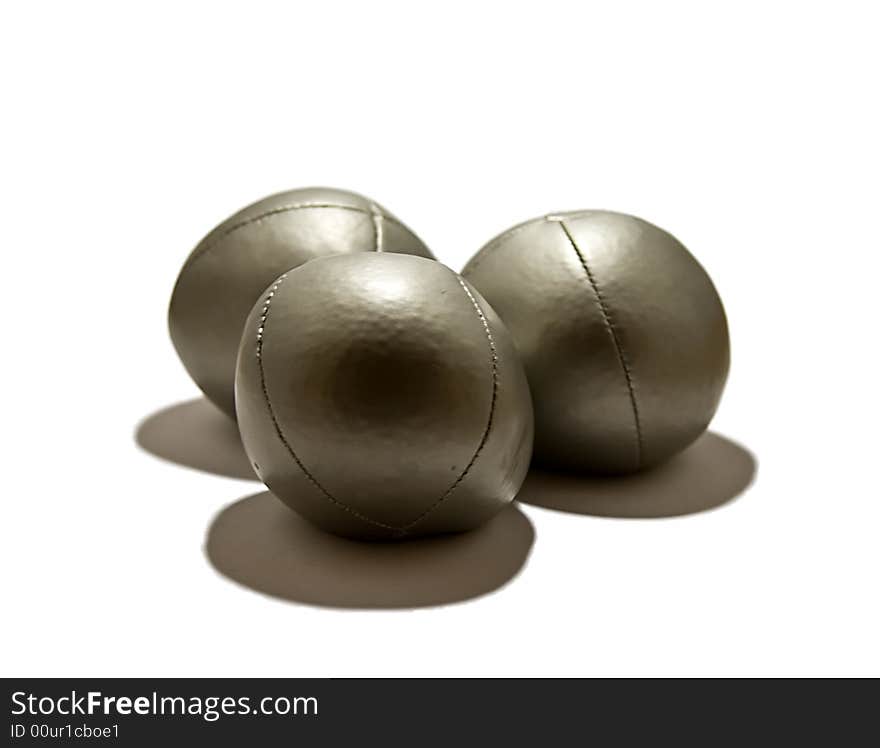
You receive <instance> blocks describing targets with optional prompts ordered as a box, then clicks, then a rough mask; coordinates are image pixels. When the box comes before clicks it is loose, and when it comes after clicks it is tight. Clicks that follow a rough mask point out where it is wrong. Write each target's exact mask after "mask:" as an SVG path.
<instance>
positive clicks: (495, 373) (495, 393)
mask: <svg viewBox="0 0 880 748" xmlns="http://www.w3.org/2000/svg"><path fill="white" fill-rule="evenodd" d="M455 279H456V280H457V281H458V283H459V285H460V286H461V287H462V288H463V289H464V292H465V293H466V294H467V296H468V298H469V299H470V300H471V304H473V307H474V309H475V310H476V312H477V316H478V317H479V318H480V322H482V323H483V330H484V331H485V332H486V339H487V341H488V342H489V352H490V355H491V363H492V399H491V401H490V403H489V418H488V419H487V421H486V428H485V429H484V431H483V436H482V437H481V439H480V443H479V444H478V445H477V449H476V451H475V452H474V455H473V457H471V460H470V462H469V463H468V464H467V465H466V466H465V469H464V470H463V471H462V473H461V475H459V476H458V478H456V479H455V482H453V484H452V485H451V486H450V487H449V488H447V489H446V491H445V493H444V494H443V495H442V496H441V497H440V498H439V499H437V501H435V502H434V503H433V504H432V505H431V506H429V507H428V508H427V509H426V510H425V511H423V512H422V513H421V514H420V515H419V516H418V517H416V518H415V519H414V520H413V521H412V522H409V523H407V524H406V525H404V526H403V527H402V528H401V529H402V530H403V531H404V532H405V531H407V530H411V529H412V528H413V527H415V526H416V525H417V524H418V523H419V522H421V521H422V520H423V519H425V518H426V517H427V516H428V515H429V514H430V513H431V512H433V511H434V510H435V509H437V507H439V506H440V505H441V504H442V503H443V502H444V501H446V500H447V499H448V498H449V497H450V496H451V495H452V494H453V493H454V492H455V489H456V488H458V487H459V485H461V482H462V481H463V480H464V479H465V478H466V477H467V474H468V473H469V472H470V470H471V468H472V467H473V466H474V463H475V462H476V461H477V458H478V457H479V456H480V454H481V453H482V451H483V447H485V446H486V442H487V441H488V440H489V432H490V431H491V430H492V424H493V423H494V420H495V404H496V402H497V401H498V351H497V349H496V348H495V339H494V338H493V337H492V330H491V329H489V322H488V320H487V319H486V315H485V314H483V310H482V309H481V308H480V305H479V304H478V303H477V300H476V299H475V298H474V295H473V294H472V293H471V292H470V289H469V288H468V287H467V285H466V284H465V282H464V280H462V278H461V277H460V276H459V275H456V276H455Z"/></svg>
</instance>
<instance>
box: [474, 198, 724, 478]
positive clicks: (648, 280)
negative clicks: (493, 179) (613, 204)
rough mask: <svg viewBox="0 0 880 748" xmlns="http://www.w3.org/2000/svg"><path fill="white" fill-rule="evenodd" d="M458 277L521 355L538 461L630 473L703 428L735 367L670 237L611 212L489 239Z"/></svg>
mask: <svg viewBox="0 0 880 748" xmlns="http://www.w3.org/2000/svg"><path fill="white" fill-rule="evenodd" d="M462 275H463V276H464V277H465V278H466V279H467V280H468V281H470V282H471V283H473V285H474V286H475V287H476V288H477V289H479V291H480V293H481V294H483V296H484V297H485V298H486V299H487V300H488V302H489V303H490V304H491V305H492V307H493V308H494V309H495V310H496V311H497V312H498V314H499V316H500V317H501V318H502V319H503V320H504V323H505V324H506V325H507V327H508V329H509V330H510V333H511V335H512V336H513V339H514V341H515V343H516V346H517V348H518V350H519V353H520V355H521V357H522V359H523V363H524V365H525V368H526V373H527V375H528V379H529V385H530V388H531V392H532V399H533V402H534V408H535V457H536V460H538V461H540V462H541V463H543V464H545V465H548V466H551V467H557V468H563V469H571V470H579V471H592V472H599V473H628V472H633V471H636V470H639V469H642V468H646V467H649V466H651V465H654V464H656V463H659V462H661V461H662V460H665V459H666V458H668V457H670V456H671V455H673V454H675V453H676V452H678V451H679V450H681V449H683V448H684V447H686V446H687V445H688V444H690V443H691V442H692V441H694V439H696V438H697V437H698V436H699V435H700V434H701V433H702V432H703V431H704V430H705V429H706V427H707V426H708V424H709V421H710V420H711V419H712V416H713V415H714V413H715V409H716V407H717V405H718V401H719V398H720V397H721V392H722V390H723V388H724V383H725V380H726V378H727V371H728V366H729V357H730V349H729V342H728V331H727V321H726V318H725V314H724V308H723V307H722V305H721V300H720V299H719V297H718V294H717V292H716V290H715V287H714V286H713V284H712V281H711V280H710V278H709V276H708V275H707V274H706V272H705V271H704V270H703V268H702V267H701V266H700V264H699V263H698V262H697V261H696V260H695V259H694V257H693V256H692V255H691V254H690V252H688V250H687V249H685V247H684V246H683V245H682V244H681V243H680V242H679V241H678V240H676V239H675V237H673V236H671V235H670V234H668V233H666V232H665V231H663V230H662V229H659V228H657V227H656V226H654V225H652V224H650V223H647V222H646V221H643V220H641V219H639V218H635V217H633V216H628V215H623V214H620V213H610V212H605V211H578V212H572V213H560V214H556V215H548V216H544V217H541V218H537V219H535V220H532V221H528V222H527V223H523V224H521V225H519V226H515V227H514V228H512V229H510V230H509V231H506V232H505V233H503V234H501V235H500V236H498V237H496V238H495V239H493V240H492V241H491V242H489V244H487V245H486V246H485V247H484V248H483V249H481V250H480V251H479V252H478V253H477V254H476V255H475V256H474V257H473V258H472V259H471V261H470V262H469V263H468V264H467V266H466V267H465V268H464V270H463V271H462Z"/></svg>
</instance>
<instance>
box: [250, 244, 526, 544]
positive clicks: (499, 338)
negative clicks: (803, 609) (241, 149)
mask: <svg viewBox="0 0 880 748" xmlns="http://www.w3.org/2000/svg"><path fill="white" fill-rule="evenodd" d="M235 386H236V406H237V409H238V423H239V428H240V430H241V435H242V440H243V441H244V445H245V449H246V451H247V453H248V456H249V457H250V459H251V461H252V463H253V465H254V469H255V470H256V471H257V474H258V475H259V476H260V477H261V478H262V480H263V481H264V482H265V483H266V485H267V486H268V487H269V489H270V490H271V491H272V492H273V493H274V494H275V495H276V496H277V497H278V498H280V499H281V500H282V501H284V502H285V503H286V504H288V505H289V506H290V507H291V508H293V509H295V510H296V511H297V512H298V513H299V514H301V515H303V516H304V517H306V518H307V519H309V520H311V521H312V522H313V523H315V524H316V525H318V526H319V527H321V528H323V529H324V530H327V531H330V532H333V533H336V534H338V535H344V536H347V537H352V538H361V539H371V540H380V539H394V538H402V537H413V536H419V535H432V534H438V533H445V532H457V531H462V530H468V529H471V528H473V527H476V526H477V525H479V524H481V523H483V522H484V521H486V520H487V519H489V518H490V517H492V516H493V515H494V514H496V513H497V512H498V511H500V510H501V509H503V508H504V507H505V506H506V505H507V504H508V503H509V502H510V501H512V500H513V498H514V496H515V495H516V492H517V491H518V490H519V487H520V485H521V484H522V481H523V479H524V478H525V475H526V472H527V470H528V465H529V460H530V458H531V452H532V434H533V422H532V404H531V400H530V398H529V389H528V382H527V381H526V377H525V372H524V371H523V368H522V364H521V363H520V361H519V358H518V357H517V355H516V351H515V348H514V345H513V342H512V340H511V339H510V336H509V334H508V332H507V330H506V329H505V327H504V325H503V324H502V322H501V321H500V320H499V319H498V317H497V315H496V314H495V312H494V311H492V309H491V307H490V306H489V305H488V304H487V303H486V302H485V300H484V299H483V298H482V297H481V296H480V295H479V293H477V291H475V290H474V289H473V287H472V286H470V284H468V283H467V282H466V281H464V280H463V279H462V278H461V277H460V276H459V275H457V274H456V273H454V272H453V271H452V270H450V269H449V268H447V267H445V266H444V265H441V264H440V263H438V262H434V261H431V260H426V259H422V258H420V257H411V256H407V255H394V254H384V253H381V254H377V253H372V252H371V253H359V254H348V255H339V256H335V257H326V258H322V259H317V260H312V261H311V262H308V263H306V264H304V265H301V266H300V267H298V268H296V269H295V270H292V271H290V272H287V273H285V274H284V275H282V276H281V277H279V278H278V280H277V281H275V283H274V284H272V285H271V286H270V287H269V288H268V290H267V291H266V292H265V293H264V294H263V296H262V297H261V298H260V300H259V301H258V302H257V305H256V306H255V307H254V309H253V311H252V312H251V315H250V317H249V318H248V321H247V324H246V326H245V330H244V334H243V336H242V340H241V348H240V351H239V357H238V372H237V376H236V384H235Z"/></svg>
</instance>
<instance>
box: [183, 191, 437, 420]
mask: <svg viewBox="0 0 880 748" xmlns="http://www.w3.org/2000/svg"><path fill="white" fill-rule="evenodd" d="M373 251H375V252H403V253H409V254H415V255H419V256H422V257H432V255H431V252H430V251H429V250H428V248H427V247H426V246H425V245H424V244H423V243H422V241H421V240H420V239H419V238H418V237H417V236H416V235H415V234H414V233H413V232H412V231H410V229H408V228H407V227H406V226H404V225H403V224H402V223H401V222H400V221H399V220H398V219H397V218H395V217H394V216H393V215H392V214H391V213H389V212H388V211H387V210H386V209H385V208H383V207H381V206H380V205H378V204H377V203H375V202H373V201H372V200H370V199H368V198H366V197H363V196H361V195H357V194H355V193H353V192H347V191H344V190H337V189H330V188H325V187H316V188H307V189H299V190H291V191H289V192H282V193H279V194H277V195H272V196H270V197H267V198H265V199H263V200H260V201H258V202H256V203H254V204H252V205H249V206H248V207H246V208H244V209H243V210H241V211H239V212H238V213H236V214H235V215H233V216H231V217H230V218H228V219H227V220H225V221H223V223H221V224H220V225H219V226H217V227H216V228H215V229H214V230H213V231H211V232H210V233H209V234H208V235H207V236H206V237H205V238H204V239H202V241H201V242H199V244H198V246H196V248H195V249H194V250H193V251H192V253H191V254H190V256H189V258H188V259H187V260H186V263H185V264H184V266H183V269H182V270H181V271H180V275H179V277H178V279H177V283H176V285H175V287H174V292H173V294H172V297H171V305H170V308H169V312H168V323H169V329H170V332H171V339H172V341H173V342H174V347H175V348H176V349H177V353H178V355H179V356H180V359H181V361H182V362H183V365H184V366H185V367H186V370H187V371H188V372H189V374H190V376H191V377H192V378H193V380H194V381H195V382H196V384H197V385H198V386H199V387H200V388H201V390H202V391H203V392H204V393H205V395H206V396H207V397H208V399H209V400H211V401H212V402H214V403H215V404H216V405H217V406H218V407H220V408H221V409H222V410H223V411H224V412H226V413H227V414H228V415H229V416H231V417H233V418H234V417H235V404H234V395H233V392H234V378H235V357H236V354H237V352H238V344H239V342H240V338H241V330H242V327H243V325H244V321H245V319H246V317H247V315H248V313H249V312H250V310H251V308H252V307H253V305H254V302H255V301H256V299H257V298H258V297H259V295H260V294H261V293H262V292H263V291H264V290H265V288H266V286H268V285H269V284H270V283H271V282H272V281H273V280H274V279H275V278H277V277H278V276H279V275H280V274H281V273H283V272H284V271H285V270H289V269H290V268H292V267H296V266H297V265H301V264H302V263H304V262H306V261H308V260H310V259H313V258H315V257H322V256H325V255H331V254H343V253H349V252H373Z"/></svg>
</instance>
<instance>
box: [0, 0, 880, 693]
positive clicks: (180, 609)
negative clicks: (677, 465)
mask: <svg viewBox="0 0 880 748" xmlns="http://www.w3.org/2000/svg"><path fill="white" fill-rule="evenodd" d="M872 10H873V8H872V4H870V3H863V4H855V3H853V4H850V3H846V2H834V3H826V4H818V3H791V4H787V3H772V2H761V3H754V4H751V3H735V4H734V3H731V4H727V5H726V7H724V6H722V5H721V4H715V3H685V4H682V3H662V4H661V3H656V4H653V3H650V4H649V3H645V4H633V3H625V2H616V3H569V4H566V3H553V2H547V1H546V0H544V1H542V2H540V3H532V4H521V3H513V2H506V3H499V4H488V3H486V4H481V3H477V2H468V3H464V4H456V3H442V4H440V3H438V4H436V5H435V6H433V7H428V6H427V5H425V4H421V3H381V2H370V3H314V2H310V3H305V2H303V3H284V4H282V3H278V4H277V5H276V4H262V3H254V2H248V3H244V2H242V3H239V4H237V5H230V6H227V5H224V4H222V3H206V4H203V5H197V4H184V3H172V4H169V5H167V6H164V7H163V6H162V5H161V4H156V3H151V4H143V5H142V6H141V10H140V11H136V10H135V9H134V8H133V6H132V5H131V4H122V3H107V4H101V5H99V4H94V3H57V4H45V3H28V4H24V3H22V4H18V5H17V7H12V6H11V5H5V6H4V10H3V12H2V19H0V71H2V72H0V75H2V77H3V83H2V86H3V90H2V93H3V95H2V108H3V114H2V119H0V128H2V142H0V148H2V164H0V172H2V174H0V179H2V195H0V197H2V206H3V242H2V258H3V271H2V284H3V293H2V305H3V307H2V313H3V320H4V325H3V329H4V330H5V346H4V353H3V392H4V395H5V398H4V403H3V409H2V413H3V424H4V425H3V434H4V442H5V444H4V453H5V460H4V473H5V481H4V487H3V495H2V507H3V518H2V532H3V542H2V544H0V548H2V574H3V580H4V581H3V607H4V613H3V616H2V619H0V629H2V631H0V642H2V644H0V646H2V650H0V661H2V671H3V674H4V675H256V676H268V675H277V676H281V675H314V676H340V675H771V674H772V675H804V674H810V675H832V674H833V675H856V674H862V675H880V651H878V635H877V632H878V630H880V608H878V595H877V569H878V568H880V564H878V551H877V540H878V521H880V501H878V499H880V496H878V491H877V466H876V451H877V443H878V439H877V425H876V422H877V417H878V412H877V410H878V409H877V404H878V403H877V395H876V392H877V387H878V384H877V383H878V381H880V377H878V366H877V354H876V350H877V333H876V330H875V328H876V322H877V280H876V277H877V271H878V267H880V263H878V259H877V258H878V250H880V247H878V228H877V226H878V221H877V218H878V197H880V190H878V173H880V158H878V133H880V116H878V108H877V107H878V104H877V102H878V96H877V72H878V69H880V53H878V46H877V38H876V33H877V18H875V17H874V16H873V13H872ZM313 184H322V185H331V186H339V187H346V188H349V189H354V190H357V191H360V192H363V193H366V194H367V195H370V196H371V197H373V198H375V199H377V200H379V201H380V202H382V203H384V204H385V205H386V206H388V207H389V208H390V209H391V210H392V211H393V212H394V213H396V214H397V215H398V216H400V217H401V218H402V219H403V220H404V221H406V222H407V223H408V224H409V225H410V226H412V227H413V228H415V230H416V231H418V232H419V234H420V235H421V236H422V237H423V238H424V239H425V240H426V242H427V243H428V244H429V245H430V246H431V247H432V248H433V249H434V251H435V253H436V254H437V255H438V256H439V257H440V258H441V259H442V260H443V261H445V262H446V263H447V264H449V265H451V266H452V267H454V268H460V267H461V266H462V264H463V263H464V262H465V260H466V259H467V258H468V257H469V256H470V255H471V254H472V253H473V252H474V251H475V250H476V249H477V248H478V247H479V246H481V245H482V244H483V243H484V242H485V241H486V240H488V239H489V238H491V237H492V236H493V235H495V234H496V233H498V232H499V231H501V230H503V229H504V228H506V227H508V226H509V225H511V224H513V223H515V222H518V221H521V220H524V219H526V218H529V217H532V216H535V215H539V214H541V213H544V212H548V211H557V210H565V209H573V208H587V207H597V208H610V209H616V210H621V211H625V212H630V213H634V214H637V215H640V216H642V217H644V218H647V219H648V220H651V221H653V222H655V223H658V224H660V225H662V226H663V227H665V228H667V229H669V230H670V231H672V232H673V233H675V234H676V235H677V236H678V237H679V238H680V239H682V241H684V243H685V244H687V245H688V246H689V247H690V248H691V249H692V251H693V252H694V253H695V254H696V255H697V256H698V257H699V258H700V260H701V261H702V263H703V264H704V265H705V267H706V268H707V269H708V270H709V272H710V273H711V275H712V276H713V278H714V280H715V282H716V285H717V286H718V289H719V291H720V293H721V295H722V297H723V299H724V301H725V304H726V307H727V312H728V316H729V319H730V323H731V334H732V346H733V367H732V371H731V376H730V379H729V382H728V388H727V391H726V394H725V397H724V400H723V402H722V405H721V408H720V410H719V412H718V415H717V418H716V420H715V422H714V424H713V429H714V430H716V431H718V432H720V433H722V434H724V435H726V436H728V437H730V438H732V439H734V440H736V441H738V442H740V443H742V444H743V445H744V446H746V447H747V448H748V449H749V450H750V451H751V452H752V453H753V454H754V455H755V457H756V460H757V462H758V472H757V476H756V480H755V483H754V485H753V486H752V488H751V489H750V490H749V491H747V492H746V493H745V494H744V495H743V496H741V497H740V498H739V499H738V500H737V501H735V502H733V503H731V504H729V505H727V506H725V507H723V508H720V509H718V510H716V511H711V512H707V513H704V514H698V515H692V516H688V517H682V518H680V519H666V520H642V521H633V520H614V519H597V518H590V517H582V516H574V515H570V514H563V513H559V512H552V511H549V510H541V509H536V508H532V507H524V508H523V511H524V512H525V513H526V514H527V515H528V516H529V517H530V519H531V520H532V522H533V524H534V526H535V529H536V542H535V546H534V549H533V552H532V554H531V557H530V559H529V562H528V564H527V566H526V567H525V568H524V570H523V571H522V573H521V574H520V575H519V576H518V577H517V578H515V579H514V580H513V581H512V582H511V583H510V584H508V585H507V586H505V587H503V588H501V589H500V590H499V591H497V592H495V593H493V594H491V595H488V596H485V597H482V598H478V599H475V600H473V601H470V602H465V603H460V604H455V605H450V606H445V607H439V608H428V609H421V610H415V611H411V612H410V611H343V610H333V609H326V608H314V607H308V606H304V605H297V604H292V603H289V602H284V601H280V600H276V599H272V598H269V597H265V596H263V595H260V594H257V593H255V592H253V591H251V590H249V589H246V588H244V587H241V586H238V585H236V584H234V583H232V582H230V581H229V580H227V579H225V578H224V577H222V576H220V575H219V574H217V573H216V572H215V571H214V570H213V568H212V567H211V566H210V564H209V563H208V562H207V560H206V558H205V556H204V554H203V549H202V545H203V542H204V537H205V531H206V528H207V527H208V525H209V523H210V521H211V519H212V517H213V516H214V515H215V514H216V513H217V512H218V511H219V510H220V509H222V508H223V507H224V506H225V505H227V504H229V503H231V502H233V501H235V500H237V499H239V498H241V497H244V496H247V495H250V494H253V493H256V492H257V491H258V490H259V485H258V484H255V483H251V482H245V481H236V480H232V479H225V478H220V477H217V476H214V475H209V474H206V473H200V472H197V471H194V470H189V469H186V468H183V467H178V466H175V465H172V464H170V463H167V462H163V461H160V460H158V459H156V458H155V457H153V456H151V455H149V454H147V453H145V452H144V451H142V450H141V449H139V448H138V447H137V445H136V444H135V442H134V439H133V433H134V429H135V427H136V425H137V424H138V422H139V421H140V420H141V419H143V418H145V417H147V416H149V415H150V414H151V413H153V412H155V411H156V410H158V409H160V408H162V407H164V406H167V405H170V404H172V403H175V402H178V401H180V400H185V399H187V398H191V397H194V396H195V395H196V394H197V391H196V389H195V387H194V385H193V384H192V383H191V382H190V381H189V380H188V378H187V376H186V374H185V372H184V371H183V368H182V366H181V365H180V364H179V362H178V361H177V359H176V357H175V354H174V351H173V349H172V347H171V344H170V342H169V340H168V336H167V330H166V320H165V314H166V305H167V301H168V298H169V295H170V292H171V288H172V285H173V282H174V279H175V276H176V273H177V271H178V269H179V267H180V265H181V263H182V262H183V260H184V258H185V257H186V255H187V253H188V252H189V250H190V249H191V247H192V246H193V245H195V243H196V242H197V241H198V240H199V239H200V238H201V236H202V235H203V234H204V233H205V232H206V231H207V230H208V229H210V228H211V227H212V226H213V225H214V224H215V223H217V222H218V221H220V220H221V219H223V218H224V217H226V215H228V214H230V213H232V212H233V211H235V210H237V209H238V208H240V207H241V206H243V205H245V204H246V203H249V202H251V201H253V200H255V199H257V198H259V197H262V196H263V195H266V194H269V193H271V192H274V191H278V190H282V189H288V188H292V187H297V186H308V185H313Z"/></svg>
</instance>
